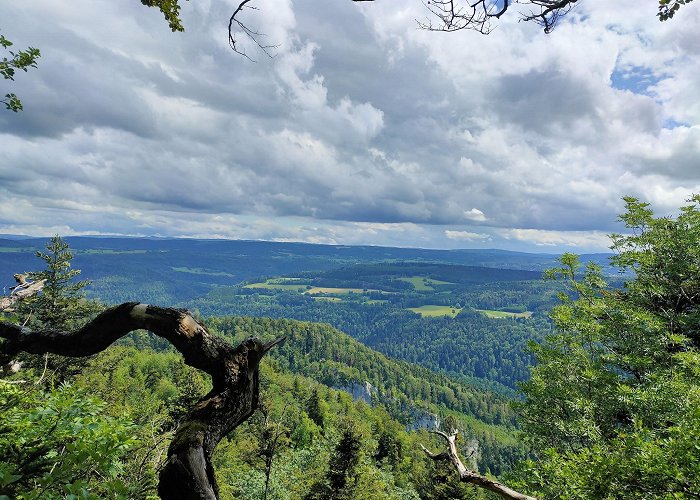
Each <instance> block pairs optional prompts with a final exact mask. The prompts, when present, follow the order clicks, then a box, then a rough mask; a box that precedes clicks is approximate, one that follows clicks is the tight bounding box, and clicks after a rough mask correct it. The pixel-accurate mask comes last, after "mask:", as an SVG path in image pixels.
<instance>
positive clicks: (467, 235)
mask: <svg viewBox="0 0 700 500" xmlns="http://www.w3.org/2000/svg"><path fill="white" fill-rule="evenodd" d="M445 236H447V237H448V238H449V239H451V240H462V241H481V240H491V236H490V235H488V234H483V233H471V232H469V231H452V230H449V229H447V230H445Z"/></svg>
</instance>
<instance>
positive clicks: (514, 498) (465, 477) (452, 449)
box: [421, 431, 537, 500]
mask: <svg viewBox="0 0 700 500" xmlns="http://www.w3.org/2000/svg"><path fill="white" fill-rule="evenodd" d="M434 433H435V434H437V435H439V436H441V437H442V438H443V439H445V441H447V451H445V452H442V453H431V452H430V451H429V450H428V449H426V447H425V446H423V445H421V448H423V451H424V452H425V454H426V455H428V456H429V457H430V458H432V459H433V460H446V461H449V462H451V463H452V465H454V466H455V468H456V469H457V473H458V474H459V479H460V481H462V482H464V483H469V484H473V485H474V486H478V487H479V488H483V489H485V490H489V491H493V492H494V493H497V494H499V495H501V496H502V497H504V498H508V499H510V500H537V499H536V498H535V497H531V496H529V495H525V494H523V493H520V492H517V491H515V490H513V489H511V488H509V487H508V486H506V485H504V484H501V483H499V482H498V481H494V480H493V479H490V478H488V477H486V476H482V475H481V474H479V473H477V472H474V471H471V470H469V469H467V468H466V467H465V466H464V464H463V463H462V461H461V460H460V458H459V455H458V454H457V445H456V444H455V440H456V439H457V433H456V432H454V433H452V434H449V435H448V434H447V433H445V432H442V431H434Z"/></svg>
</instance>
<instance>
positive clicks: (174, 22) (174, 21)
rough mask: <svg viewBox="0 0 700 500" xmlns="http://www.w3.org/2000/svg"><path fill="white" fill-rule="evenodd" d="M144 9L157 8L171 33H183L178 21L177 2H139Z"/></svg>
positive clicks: (168, 0)
mask: <svg viewBox="0 0 700 500" xmlns="http://www.w3.org/2000/svg"><path fill="white" fill-rule="evenodd" d="M141 3H142V4H143V5H145V6H146V7H157V8H158V10H160V11H161V12H162V13H163V16H164V17H165V20H166V21H167V22H168V26H169V27H170V29H171V30H172V31H185V27H184V26H183V25H182V19H180V4H179V0H141Z"/></svg>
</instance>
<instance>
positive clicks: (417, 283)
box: [399, 276, 454, 292]
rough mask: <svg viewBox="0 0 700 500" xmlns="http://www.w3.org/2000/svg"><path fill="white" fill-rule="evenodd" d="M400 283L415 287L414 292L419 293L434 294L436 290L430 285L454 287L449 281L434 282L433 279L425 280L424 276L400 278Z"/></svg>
mask: <svg viewBox="0 0 700 500" xmlns="http://www.w3.org/2000/svg"><path fill="white" fill-rule="evenodd" d="M399 281H405V282H406V283H410V284H412V285H413V288H414V290H416V291H418V292H432V291H433V290H435V289H434V288H433V287H432V286H430V285H454V283H451V282H449V281H440V280H434V279H432V278H425V277H423V276H411V277H409V278H399Z"/></svg>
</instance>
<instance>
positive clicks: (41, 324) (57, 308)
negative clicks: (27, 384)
mask: <svg viewBox="0 0 700 500" xmlns="http://www.w3.org/2000/svg"><path fill="white" fill-rule="evenodd" d="M36 256H37V257H39V258H40V259H41V260H43V261H44V265H45V269H44V270H43V271H39V272H33V273H30V277H31V278H32V279H34V280H37V281H38V280H45V284H44V288H43V290H42V291H41V293H39V294H37V295H33V296H31V297H28V298H26V299H23V300H22V301H20V302H19V303H18V306H17V307H16V315H17V317H18V318H19V320H20V321H21V322H22V323H23V324H25V325H27V326H29V327H30V328H33V329H50V330H56V331H70V330H73V329H75V328H77V327H79V326H81V325H82V324H83V323H85V322H86V321H87V320H88V319H89V317H90V316H92V315H94V314H96V313H97V312H99V311H100V310H101V308H102V306H101V305H100V304H99V303H98V302H96V301H91V300H87V299H86V298H85V296H84V293H83V289H84V288H85V287H86V286H87V285H88V283H89V282H88V281H75V278H76V277H77V276H78V275H79V274H80V271H79V270H77V269H72V268H71V261H72V260H73V253H72V252H71V251H70V249H69V247H68V243H66V242H65V241H64V240H63V239H62V238H61V237H60V236H54V237H53V238H51V240H50V241H49V242H48V243H47V244H46V252H43V251H39V252H37V253H36ZM22 359H23V360H24V361H25V364H26V366H25V367H26V368H34V369H35V370H38V371H39V372H41V371H43V372H44V373H49V374H51V377H49V378H48V379H46V382H47V383H52V382H61V381H62V380H65V379H66V377H67V376H69V375H72V374H75V373H78V372H79V371H80V370H81V369H82V367H83V365H84V364H85V362H84V360H81V359H73V358H67V357H63V356H55V355H45V356H43V357H42V358H38V357H36V356H23V358H22Z"/></svg>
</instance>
